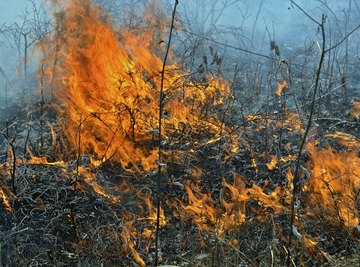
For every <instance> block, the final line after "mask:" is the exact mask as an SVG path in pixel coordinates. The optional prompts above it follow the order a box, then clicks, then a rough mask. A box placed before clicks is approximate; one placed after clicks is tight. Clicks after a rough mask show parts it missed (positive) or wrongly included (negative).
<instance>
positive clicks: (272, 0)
mask: <svg viewBox="0 0 360 267" xmlns="http://www.w3.org/2000/svg"><path fill="white" fill-rule="evenodd" d="M46 1H49V0H46ZM46 1H45V2H46ZM49 2H51V1H49ZM94 2H96V3H100V4H101V5H102V6H103V7H105V8H106V9H107V10H108V12H109V14H110V15H113V19H114V21H116V22H117V23H129V24H131V23H132V21H131V19H132V18H131V17H128V16H131V14H136V10H137V9H142V8H144V7H145V6H146V1H145V0H135V1H134V0H118V1H111V0H94ZM160 2H161V3H162V5H163V7H164V8H165V11H166V12H168V13H169V14H171V7H172V5H173V3H174V1H172V0H162V1H160ZM43 3H44V1H42V0H16V1H13V0H1V1H0V9H1V16H0V87H1V88H0V98H3V97H4V94H5V88H7V89H6V90H8V89H9V88H11V90H10V91H11V92H14V91H15V90H14V88H15V87H19V85H16V84H15V85H14V82H18V81H19V77H22V76H24V72H25V70H24V66H23V65H24V62H23V61H24V45H25V44H24V42H25V41H24V38H23V37H24V36H23V34H24V33H26V31H27V29H26V27H27V26H26V25H25V24H26V22H27V21H29V20H33V19H34V6H36V7H38V8H40V7H41V5H42V4H43ZM296 3H297V4H299V6H301V7H302V8H303V9H304V11H305V12H307V13H308V15H309V16H311V17H313V18H314V19H315V20H318V21H320V20H321V16H322V14H323V13H325V14H326V15H327V23H326V29H327V31H328V32H329V33H330V32H331V35H332V36H331V38H332V42H333V43H336V42H337V41H339V40H341V39H342V38H343V36H344V35H345V34H346V33H348V32H349V31H350V30H351V29H353V28H354V27H355V26H356V25H357V24H359V19H358V18H359V14H360V9H359V4H358V3H357V1H351V0H347V1H345V0H344V1H338V0H322V1H321V0H311V1H309V0H297V1H296ZM132 12H133V13H132ZM49 16H50V14H49ZM178 20H179V22H181V23H182V24H183V25H184V28H185V29H187V30H189V31H191V33H194V34H198V35H201V36H206V37H208V38H209V39H214V40H215V41H217V42H220V43H224V44H225V43H226V44H229V45H233V46H235V47H240V48H243V49H249V50H251V51H254V52H260V53H265V54H268V53H269V49H270V46H269V43H270V41H275V44H276V46H278V48H279V50H280V51H281V53H282V54H281V56H282V57H289V56H292V55H293V54H294V53H298V51H300V53H301V49H303V48H304V44H305V42H310V41H312V42H314V43H316V42H317V41H319V40H320V36H319V34H318V27H317V25H316V24H315V23H314V22H313V21H311V19H310V18H309V17H308V16H307V15H305V14H304V12H302V11H301V10H299V8H297V7H296V6H295V5H292V4H291V1H290V0H239V1H234V0H224V1H217V0H192V1H185V0H180V1H179V9H178ZM24 25H25V26H24ZM24 27H25V28H24ZM36 27H37V26H36ZM15 28H18V29H21V30H22V32H21V31H20V33H14V29H15ZM16 34H17V35H16ZM30 35H31V34H29V36H28V37H29V38H30V37H31V36H30ZM31 38H32V37H31ZM190 40H191V39H189V40H188V41H190ZM28 41H30V42H32V41H33V39H32V40H28ZM34 45H35V42H34V43H33V44H32V45H30V46H29V51H28V56H29V58H34V52H33V50H34ZM356 49H357V48H356ZM230 55H231V56H234V57H235V55H234V53H230ZM239 55H241V52H238V53H237V55H236V56H239ZM202 56H203V55H200V59H201V58H202ZM28 64H29V66H28V67H29V70H28V72H29V74H31V73H36V65H37V63H36V61H35V62H33V64H32V66H31V68H30V65H31V64H30V63H28ZM5 77H7V78H5ZM11 83H12V84H13V85H11ZM17 89H18V88H17ZM1 102H2V101H1Z"/></svg>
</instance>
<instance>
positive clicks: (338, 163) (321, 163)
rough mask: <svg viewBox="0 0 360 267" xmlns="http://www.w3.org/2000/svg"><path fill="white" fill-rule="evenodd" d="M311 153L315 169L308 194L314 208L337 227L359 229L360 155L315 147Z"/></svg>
mask: <svg viewBox="0 0 360 267" xmlns="http://www.w3.org/2000/svg"><path fill="white" fill-rule="evenodd" d="M309 152H310V155H311V163H309V165H310V164H311V165H310V166H312V168H311V177H310V181H309V188H308V190H309V191H310V193H311V195H310V198H311V200H312V201H313V202H314V205H315V206H316V207H317V208H318V210H319V211H321V213H320V214H321V215H323V216H325V217H326V218H327V219H328V220H329V221H330V222H331V223H333V224H334V225H339V223H341V224H343V225H345V226H346V227H349V228H354V227H356V226H357V225H359V223H360V220H359V203H358V200H357V198H356V194H359V192H360V158H359V155H358V154H357V153H356V152H351V151H348V152H334V151H333V150H332V149H331V148H327V149H322V150H317V149H316V148H315V146H313V145H310V146H309ZM319 211H318V212H319ZM318 212H317V213H318Z"/></svg>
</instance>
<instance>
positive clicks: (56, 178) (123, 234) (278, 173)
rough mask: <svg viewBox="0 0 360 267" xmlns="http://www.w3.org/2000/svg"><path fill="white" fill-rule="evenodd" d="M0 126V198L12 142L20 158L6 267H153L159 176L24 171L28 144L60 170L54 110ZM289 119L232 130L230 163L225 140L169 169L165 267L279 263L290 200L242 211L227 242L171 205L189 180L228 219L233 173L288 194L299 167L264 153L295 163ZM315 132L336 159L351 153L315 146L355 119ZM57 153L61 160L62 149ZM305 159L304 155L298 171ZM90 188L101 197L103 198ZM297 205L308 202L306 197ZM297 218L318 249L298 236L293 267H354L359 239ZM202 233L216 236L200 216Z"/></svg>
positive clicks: (30, 167) (275, 117)
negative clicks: (278, 206) (278, 207)
mask: <svg viewBox="0 0 360 267" xmlns="http://www.w3.org/2000/svg"><path fill="white" fill-rule="evenodd" d="M9 110H10V109H9ZM19 110H20V111H19ZM280 114H281V113H280ZM342 114H345V115H342ZM2 118H3V119H2V124H1V125H2V133H3V135H2V136H1V137H0V138H1V144H2V145H1V151H3V153H2V155H1V163H2V165H1V169H0V174H1V182H2V188H8V191H7V192H9V194H10V192H11V191H12V190H13V188H12V182H11V180H12V177H13V174H12V173H11V170H9V168H10V167H11V162H12V160H13V155H12V154H11V153H10V152H9V150H6V149H8V148H9V144H11V145H12V146H13V147H14V151H16V156H15V157H16V171H15V176H14V177H15V185H16V198H15V197H14V196H13V197H12V196H11V195H9V199H10V204H11V207H12V210H11V211H9V210H6V206H5V205H4V203H2V205H0V209H1V211H0V230H1V231H0V242H1V243H0V244H1V251H0V256H1V260H0V262H1V264H2V266H138V265H139V263H140V262H141V261H139V260H136V257H137V255H138V256H140V257H141V258H142V259H143V261H144V263H143V264H146V265H149V266H151V265H152V263H153V260H154V255H155V253H154V252H155V248H154V231H155V219H154V218H155V217H154V212H155V206H151V207H150V206H148V202H147V200H148V199H151V200H152V202H154V199H155V193H156V177H157V175H156V174H155V173H150V174H142V175H139V174H137V175H135V174H133V173H128V172H126V171H125V170H122V169H121V168H119V167H118V166H117V165H116V164H112V163H106V164H104V165H103V166H101V167H99V168H93V167H91V166H90V165H87V164H85V165H86V166H85V170H83V171H79V170H78V171H76V170H75V169H76V167H74V166H75V165H76V164H75V165H74V161H73V162H71V161H70V160H68V161H66V163H64V164H60V163H55V164H54V165H52V164H50V163H29V151H28V150H27V149H26V147H27V145H28V146H29V147H30V148H31V151H32V152H33V153H34V154H35V155H37V156H40V155H44V154H45V155H47V160H48V161H49V162H53V161H56V160H59V159H58V158H56V157H57V156H58V155H59V154H58V153H59V150H54V148H53V147H52V138H53V137H52V135H51V129H50V127H49V126H47V125H49V124H50V125H52V127H53V129H55V131H58V129H57V126H56V115H55V112H54V111H53V110H52V109H51V108H44V109H42V108H41V107H40V106H36V105H35V106H31V107H29V108H25V109H19V107H18V106H14V107H13V111H10V112H9V113H8V116H7V117H4V116H3V117H2ZM4 118H6V119H5V120H4ZM39 118H44V120H43V121H42V119H39ZM45 118H46V119H45ZM334 118H336V119H335V123H334ZM296 121H297V119H294V118H292V117H288V116H287V115H284V114H282V115H279V112H274V113H273V114H272V115H266V114H265V113H259V114H257V115H256V116H254V117H252V118H251V119H249V120H248V121H242V122H239V123H238V124H239V127H238V128H239V129H241V135H239V150H238V152H237V153H236V154H231V155H230V153H229V152H228V151H229V150H228V149H227V148H226V145H227V142H226V140H225V139H224V140H220V141H218V142H215V143H211V144H207V145H204V146H197V145H195V144H194V145H193V147H191V148H193V149H192V150H190V149H189V150H187V151H181V152H180V154H179V155H181V156H182V157H184V158H185V159H186V160H184V161H182V162H181V163H179V162H176V161H174V162H171V163H169V164H168V166H167V168H166V171H165V172H164V174H163V183H162V188H161V192H162V194H161V196H162V200H163V201H162V203H163V205H162V206H163V208H164V214H165V217H166V223H164V225H163V226H162V227H161V232H160V247H161V252H160V256H161V263H162V264H171V265H176V266H281V265H285V259H286V255H287V242H288V241H287V237H288V235H289V226H288V224H289V210H288V208H287V206H286V205H287V204H286V201H285V200H284V211H283V212H281V213H280V214H279V213H275V212H274V210H273V209H272V208H271V207H265V206H263V205H262V204H261V203H259V202H257V201H254V200H252V201H249V202H247V203H246V211H247V213H246V219H245V221H244V222H243V223H242V224H240V225H238V226H237V227H236V228H234V229H232V230H231V231H228V232H226V233H225V234H222V235H219V234H218V233H216V232H214V231H200V230H199V227H198V225H196V224H195V223H194V222H193V221H192V220H191V219H189V218H184V217H182V216H179V212H178V211H176V208H175V207H174V205H177V204H176V203H177V202H176V201H175V199H178V200H181V201H184V202H186V200H187V197H188V196H187V192H186V190H185V186H186V185H187V184H189V183H190V182H192V183H196V184H197V185H198V187H199V188H200V190H201V192H203V193H204V194H207V195H211V201H210V203H211V205H213V206H218V207H220V208H219V209H218V210H219V211H220V212H224V207H222V205H221V202H220V198H221V194H223V190H224V188H223V184H222V181H223V180H224V179H225V180H226V181H227V182H228V183H232V182H233V179H234V178H233V173H234V172H236V173H237V174H239V175H241V176H242V177H243V179H244V182H245V184H246V187H247V188H251V187H252V184H256V185H259V186H261V187H262V188H264V192H265V193H266V194H271V192H273V190H274V189H275V188H277V187H287V186H289V185H288V184H287V178H286V169H287V167H291V166H293V165H294V160H293V159H290V160H288V161H284V162H283V163H282V164H281V165H280V166H277V167H276V168H274V169H273V170H269V168H268V167H267V166H266V163H268V160H267V157H266V153H269V154H272V155H274V154H275V155H278V154H277V153H280V156H284V157H289V156H294V155H296V154H297V152H298V145H299V143H300V141H301V136H302V133H303V128H302V127H300V128H298V129H293V128H292V125H293V124H294V122H296ZM279 122H281V124H279ZM300 122H301V120H299V123H300ZM317 123H318V125H319V126H318V133H317V134H318V138H319V137H320V138H319V140H321V142H320V143H321V144H320V145H321V146H325V145H328V144H330V143H331V145H332V146H333V147H335V148H337V149H338V150H346V148H345V147H343V146H342V145H341V144H338V143H336V142H335V141H334V140H333V139H330V138H325V137H323V138H321V136H323V135H324V134H326V133H328V132H330V131H333V130H337V131H344V132H347V133H352V134H354V135H356V134H358V133H359V132H360V131H359V123H358V121H357V120H356V119H352V118H350V117H349V116H348V115H346V113H345V112H342V111H339V116H333V117H332V120H330V119H322V118H321V116H318V118H317ZM279 125H282V127H281V128H279ZM284 125H285V126H284ZM290 126H291V127H290ZM239 131H240V130H239ZM5 136H6V138H5ZM269 136H270V137H269ZM57 138H61V137H60V136H57ZM57 149H60V151H61V149H62V147H61V146H60V147H58V148H57ZM6 151H8V152H6ZM69 155H71V151H67V154H66V156H67V157H69V159H70V158H71V156H69ZM307 159H308V155H307V154H306V153H305V154H304V156H303V159H302V162H303V164H304V166H305V165H306V161H307ZM196 168H199V169H201V175H200V177H199V178H197V179H195V178H194V175H193V174H194V173H193V170H194V169H196ZM10 169H11V168H10ZM89 175H90V176H91V177H93V178H91V179H90V178H89V177H90V176H89ZM97 186H101V188H102V189H103V191H102V192H101V193H99V192H100V191H99V190H98V189H97V188H98V187H97ZM301 197H303V198H304V200H306V196H301ZM174 203H175V204H174ZM216 216H221V214H217V215H216ZM300 219H301V221H302V229H301V233H302V235H303V236H305V235H306V237H307V238H310V239H311V238H312V239H314V240H316V241H317V243H316V245H315V246H313V247H310V248H309V247H307V246H306V245H305V242H304V240H302V238H296V237H294V240H295V241H294V243H293V254H292V255H293V261H292V265H293V266H359V264H360V258H359V255H358V251H359V249H360V247H359V239H360V232H359V229H348V228H346V227H344V226H343V225H341V224H339V225H335V226H334V225H333V224H331V223H330V222H329V221H327V220H326V219H323V220H319V219H318V218H311V217H301V218H300ZM204 223H205V224H206V223H208V224H209V225H210V226H213V225H211V223H213V222H207V221H206V217H205V221H204ZM135 251H136V252H135ZM137 253H138V254H137Z"/></svg>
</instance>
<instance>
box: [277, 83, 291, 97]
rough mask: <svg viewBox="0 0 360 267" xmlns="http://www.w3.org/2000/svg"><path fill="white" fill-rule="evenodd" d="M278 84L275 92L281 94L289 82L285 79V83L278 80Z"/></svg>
mask: <svg viewBox="0 0 360 267" xmlns="http://www.w3.org/2000/svg"><path fill="white" fill-rule="evenodd" d="M277 86H278V89H277V91H276V93H275V94H277V95H278V96H281V93H282V91H283V90H284V89H285V88H287V87H288V86H289V85H288V83H287V82H286V81H283V83H280V82H278V83H277Z"/></svg>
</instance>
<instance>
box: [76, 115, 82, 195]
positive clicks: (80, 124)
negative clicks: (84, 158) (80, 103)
mask: <svg viewBox="0 0 360 267" xmlns="http://www.w3.org/2000/svg"><path fill="white" fill-rule="evenodd" d="M81 126H82V114H80V122H79V128H78V156H77V159H76V176H75V181H74V190H76V186H77V182H78V177H79V163H80V160H81Z"/></svg>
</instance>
